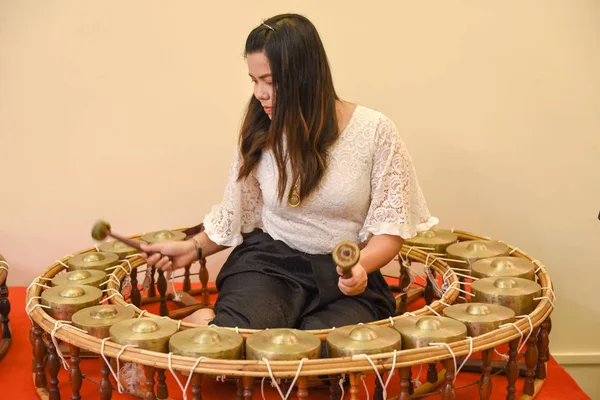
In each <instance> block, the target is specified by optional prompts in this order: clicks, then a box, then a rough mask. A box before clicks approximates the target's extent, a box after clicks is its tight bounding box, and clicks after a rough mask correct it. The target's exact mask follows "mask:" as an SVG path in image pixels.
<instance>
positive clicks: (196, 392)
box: [192, 372, 243, 400]
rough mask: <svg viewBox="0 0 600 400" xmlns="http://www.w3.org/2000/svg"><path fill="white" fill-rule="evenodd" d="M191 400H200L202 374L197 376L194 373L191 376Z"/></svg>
mask: <svg viewBox="0 0 600 400" xmlns="http://www.w3.org/2000/svg"><path fill="white" fill-rule="evenodd" d="M238 392H239V388H238ZM242 399H243V398H242ZM192 400H202V374H197V373H195V372H194V373H193V374H192ZM238 400H239V393H238Z"/></svg>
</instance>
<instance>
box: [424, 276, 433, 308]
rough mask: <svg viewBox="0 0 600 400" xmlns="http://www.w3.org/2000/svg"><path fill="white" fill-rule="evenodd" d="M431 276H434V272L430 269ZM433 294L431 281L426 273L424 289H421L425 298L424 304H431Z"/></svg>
mask: <svg viewBox="0 0 600 400" xmlns="http://www.w3.org/2000/svg"><path fill="white" fill-rule="evenodd" d="M431 276H432V277H435V272H434V271H433V270H431ZM434 296H435V290H434V289H433V282H431V279H430V278H429V275H428V276H427V279H426V283H425V290H424V291H423V298H424V299H425V304H427V305H431V303H432V302H433V298H434Z"/></svg>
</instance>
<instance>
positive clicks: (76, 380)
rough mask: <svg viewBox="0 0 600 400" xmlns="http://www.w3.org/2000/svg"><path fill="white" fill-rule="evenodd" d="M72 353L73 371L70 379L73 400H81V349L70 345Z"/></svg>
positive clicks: (70, 373) (70, 372)
mask: <svg viewBox="0 0 600 400" xmlns="http://www.w3.org/2000/svg"><path fill="white" fill-rule="evenodd" d="M69 351H70V353H71V370H70V371H69V377H70V379H71V400H80V399H81V394H80V393H79V391H80V390H81V369H79V348H78V347H76V346H73V345H72V344H69Z"/></svg>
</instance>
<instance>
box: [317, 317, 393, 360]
mask: <svg viewBox="0 0 600 400" xmlns="http://www.w3.org/2000/svg"><path fill="white" fill-rule="evenodd" d="M401 348H402V338H401V336H400V333H399V332H398V331H397V330H395V329H393V328H390V327H387V326H379V325H371V324H368V325H349V326H343V327H341V328H337V329H335V330H333V331H332V332H331V333H330V334H329V335H327V355H328V356H329V357H348V356H353V355H355V354H377V353H387V352H390V351H394V350H400V349H401Z"/></svg>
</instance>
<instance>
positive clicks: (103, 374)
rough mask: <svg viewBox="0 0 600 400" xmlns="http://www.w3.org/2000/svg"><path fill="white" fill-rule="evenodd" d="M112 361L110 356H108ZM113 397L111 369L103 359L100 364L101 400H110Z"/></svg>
mask: <svg viewBox="0 0 600 400" xmlns="http://www.w3.org/2000/svg"><path fill="white" fill-rule="evenodd" d="M106 359H107V360H108V362H110V358H108V357H107V358H106ZM111 397H112V384H111V383H110V370H109V368H108V364H107V363H106V362H105V361H104V360H102V364H101V365H100V400H110V399H111Z"/></svg>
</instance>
